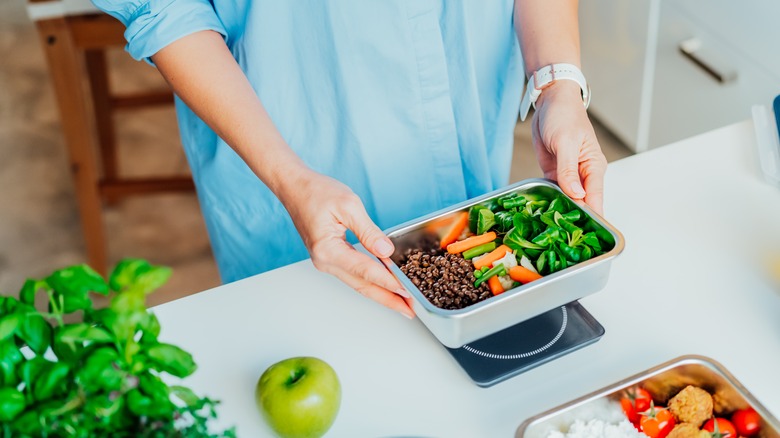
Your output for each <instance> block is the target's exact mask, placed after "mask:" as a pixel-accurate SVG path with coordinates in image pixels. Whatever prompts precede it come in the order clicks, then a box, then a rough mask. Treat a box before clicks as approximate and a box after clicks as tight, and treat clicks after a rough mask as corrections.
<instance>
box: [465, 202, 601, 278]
mask: <svg viewBox="0 0 780 438" xmlns="http://www.w3.org/2000/svg"><path fill="white" fill-rule="evenodd" d="M469 217H470V219H471V221H473V228H472V231H473V232H475V233H477V232H478V231H480V232H484V231H487V229H488V228H484V227H483V228H479V227H478V223H479V221H480V218H483V219H482V221H483V224H485V226H488V227H492V229H493V230H494V231H495V232H496V233H497V234H498V236H499V238H500V239H501V240H502V241H503V243H504V244H505V245H507V246H508V247H510V248H511V249H512V250H513V251H515V253H516V256H517V258H518V259H520V258H521V257H523V256H525V257H527V258H528V260H529V261H530V262H531V264H532V265H533V266H535V267H536V269H537V271H539V273H541V274H543V275H547V274H551V273H553V272H557V271H560V270H562V269H566V268H567V267H569V266H573V265H575V264H577V263H581V262H584V261H586V260H590V259H592V258H594V257H597V256H599V255H601V254H603V253H604V252H606V251H609V250H610V249H612V248H613V247H614V245H615V239H614V237H613V236H612V234H611V233H610V232H609V231H607V230H606V229H605V228H604V227H602V226H601V225H599V224H598V223H597V222H596V221H595V220H593V219H591V218H590V217H588V216H587V215H586V214H584V212H583V211H582V210H581V209H580V208H579V207H578V206H577V205H576V204H575V203H573V202H571V201H570V200H569V199H567V198H566V197H565V196H563V195H560V194H554V195H553V196H548V195H546V194H544V193H540V192H526V193H522V194H521V193H509V194H506V195H502V196H500V197H498V198H494V199H492V200H490V201H489V202H488V203H487V204H486V205H475V206H473V207H471V209H470V211H469ZM487 218H491V219H492V221H487ZM493 222H494V223H493ZM488 224H489V225H488ZM483 230H484V231H483ZM478 234H479V233H478ZM475 276H477V277H478V280H479V281H480V284H481V282H484V281H486V280H487V279H488V278H489V277H488V276H486V275H485V272H479V273H477V272H475Z"/></svg>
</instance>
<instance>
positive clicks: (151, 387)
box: [0, 213, 492, 437]
mask: <svg viewBox="0 0 780 438" xmlns="http://www.w3.org/2000/svg"><path fill="white" fill-rule="evenodd" d="M491 214H492V213H491ZM170 273H171V271H170V269H169V268H165V267H160V266H153V265H151V264H149V263H148V262H146V261H144V260H138V259H128V260H123V261H122V262H120V263H119V264H118V265H117V267H116V269H114V271H113V273H112V275H111V277H110V280H109V281H108V282H106V281H105V280H103V278H102V277H100V275H98V274H97V273H96V272H95V271H93V270H92V269H90V268H89V267H87V266H85V265H78V266H72V267H69V268H65V269H61V270H59V271H55V272H54V273H52V274H51V275H50V276H48V277H46V278H45V279H42V280H27V281H26V282H25V283H24V285H23V286H22V289H21V291H20V292H19V300H16V299H14V298H12V297H0V430H2V434H3V436H14V437H17V436H18V437H38V436H49V437H59V436H69V437H71V436H72V437H217V436H219V437H234V436H235V431H233V430H227V431H224V432H221V433H219V434H217V435H215V434H214V433H213V432H212V431H210V430H209V427H208V422H209V420H210V419H213V418H215V417H216V411H215V406H216V405H217V402H215V401H213V400H211V399H208V398H200V397H198V396H197V395H196V394H195V393H194V392H193V391H192V390H190V389H188V388H186V387H183V386H168V385H167V384H166V383H165V380H164V379H163V377H164V376H165V375H166V374H170V375H172V376H175V377H180V378H181V377H186V376H189V375H190V374H192V373H193V372H194V371H195V369H196V365H195V362H194V361H193V359H192V356H191V355H190V354H189V353H187V352H186V351H184V350H182V349H181V348H179V347H176V346H174V345H171V344H166V343H161V342H159V341H158V339H157V338H158V336H159V334H160V322H159V321H158V320H157V318H156V317H155V316H154V314H152V313H150V312H149V311H148V310H147V309H146V306H145V297H146V295H147V294H149V293H150V292H152V291H153V290H155V289H156V288H158V287H159V286H161V285H162V284H163V283H165V281H166V280H167V279H168V277H169V276H170ZM111 291H113V292H114V296H113V298H112V300H111V304H110V306H109V307H107V308H103V309H98V310H95V309H93V304H92V300H91V298H90V294H91V293H99V294H104V295H107V294H109V293H110V292H111ZM38 293H41V294H44V293H45V295H46V297H47V298H48V303H49V312H48V313H41V312H39V311H38V310H36V309H35V307H33V305H34V303H35V297H36V295H37V294H38ZM78 310H81V311H83V312H82V313H81V316H82V317H81V319H80V320H77V319H76V318H75V316H77V315H68V317H67V318H65V316H66V315H67V314H69V313H73V312H76V311H78ZM66 320H67V321H68V322H67V323H66V322H65V321H66ZM24 345H26V346H27V347H29V351H26V352H25V353H24V354H22V351H21V350H20V346H24Z"/></svg>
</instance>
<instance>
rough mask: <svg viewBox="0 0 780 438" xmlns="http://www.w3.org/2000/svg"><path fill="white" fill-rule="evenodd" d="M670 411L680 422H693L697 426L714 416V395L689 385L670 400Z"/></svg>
mask: <svg viewBox="0 0 780 438" xmlns="http://www.w3.org/2000/svg"><path fill="white" fill-rule="evenodd" d="M668 407H669V411H671V412H672V414H673V415H674V418H675V419H676V420H677V421H678V422H680V423H691V424H692V425H694V426H696V427H697V428H698V427H700V426H701V424H702V423H704V422H705V421H707V420H708V419H709V418H710V417H712V396H710V394H709V393H708V392H707V391H705V390H703V389H701V388H697V387H695V386H691V385H688V386H686V387H685V389H683V390H682V391H680V392H678V393H677V395H675V396H674V397H672V398H671V400H669V405H668Z"/></svg>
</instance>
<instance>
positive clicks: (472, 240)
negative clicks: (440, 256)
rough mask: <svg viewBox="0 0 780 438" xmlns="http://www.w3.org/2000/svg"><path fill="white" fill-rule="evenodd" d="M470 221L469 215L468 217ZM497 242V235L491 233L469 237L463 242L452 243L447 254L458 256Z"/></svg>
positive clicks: (448, 246)
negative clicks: (471, 249)
mask: <svg viewBox="0 0 780 438" xmlns="http://www.w3.org/2000/svg"><path fill="white" fill-rule="evenodd" d="M466 219H467V220H468V214H467V215H466ZM494 240H496V233H495V232H493V231H491V232H489V233H485V234H480V235H479V236H471V237H467V238H465V239H463V240H461V241H458V242H455V243H450V244H449V245H447V252H448V253H450V254H458V253H461V252H463V251H465V250H467V249H470V248H474V247H475V246H479V245H482V244H483V243H488V242H492V241H494Z"/></svg>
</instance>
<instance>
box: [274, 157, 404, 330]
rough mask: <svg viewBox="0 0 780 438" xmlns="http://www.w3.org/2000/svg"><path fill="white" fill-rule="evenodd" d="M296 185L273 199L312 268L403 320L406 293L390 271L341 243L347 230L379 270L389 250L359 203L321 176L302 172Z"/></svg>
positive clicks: (389, 245)
mask: <svg viewBox="0 0 780 438" xmlns="http://www.w3.org/2000/svg"><path fill="white" fill-rule="evenodd" d="M295 180H296V184H287V187H286V188H288V189H289V190H282V192H283V193H279V195H280V196H279V199H280V200H281V201H282V203H283V204H284V206H285V208H287V211H288V212H289V213H290V216H291V217H292V220H293V223H294V224H295V227H296V228H297V229H298V233H299V234H300V235H301V237H302V238H303V242H304V244H305V245H306V248H307V249H308V250H309V254H310V255H311V259H312V262H313V263H314V266H315V267H316V268H317V269H319V270H320V271H322V272H326V273H328V274H331V275H334V276H336V277H337V278H339V279H340V280H341V281H343V282H344V283H346V284H347V285H349V286H350V287H351V288H353V289H355V290H356V291H358V292H359V293H361V294H362V295H364V296H366V297H368V298H371V299H373V300H374V301H377V302H378V303H380V304H382V305H384V306H387V307H389V308H391V309H393V310H395V311H397V312H399V313H401V314H403V315H404V316H406V317H408V318H414V311H413V310H412V309H411V307H410V305H409V304H408V303H407V301H406V300H405V298H406V299H409V298H410V295H409V293H408V292H407V291H406V290H405V289H404V288H403V286H401V284H400V283H399V282H398V280H397V279H396V278H395V277H394V276H393V275H392V274H391V273H390V271H388V270H387V268H385V266H382V265H381V264H379V263H377V262H376V261H375V260H373V259H372V258H371V257H369V256H368V255H366V254H363V253H361V252H359V251H357V250H356V249H355V248H354V247H352V245H350V243H349V242H347V240H346V232H347V230H351V231H352V232H353V233H354V234H355V235H356V236H357V238H358V240H360V243H361V244H363V246H364V247H365V248H366V249H367V250H368V251H370V252H371V253H372V254H374V255H375V256H376V257H377V258H379V259H380V260H382V262H383V263H385V265H388V264H389V263H392V262H391V261H390V260H389V257H390V255H392V254H393V251H394V246H393V243H392V242H391V241H390V239H388V238H387V236H385V235H384V233H382V230H380V229H379V227H377V226H376V225H375V224H374V223H373V221H372V220H371V218H369V217H368V214H367V213H366V209H365V207H363V203H362V202H361V200H360V198H359V197H358V196H357V195H356V194H355V193H354V192H353V191H352V190H350V188H349V187H347V186H346V185H344V184H342V183H341V182H339V181H337V180H335V179H333V178H330V177H327V176H325V175H322V174H319V173H316V172H314V171H310V170H307V171H305V172H304V175H302V177H300V178H296V179H295Z"/></svg>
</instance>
